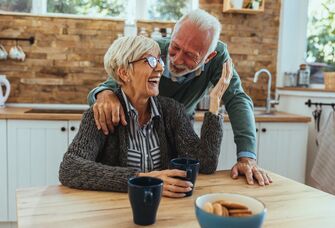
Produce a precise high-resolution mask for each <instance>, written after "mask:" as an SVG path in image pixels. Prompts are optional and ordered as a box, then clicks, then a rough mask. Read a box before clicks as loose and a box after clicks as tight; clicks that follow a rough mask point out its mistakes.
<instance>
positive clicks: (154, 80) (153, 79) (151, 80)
mask: <svg viewBox="0 0 335 228" xmlns="http://www.w3.org/2000/svg"><path fill="white" fill-rule="evenodd" d="M148 82H150V83H155V84H157V83H159V78H149V80H148Z"/></svg>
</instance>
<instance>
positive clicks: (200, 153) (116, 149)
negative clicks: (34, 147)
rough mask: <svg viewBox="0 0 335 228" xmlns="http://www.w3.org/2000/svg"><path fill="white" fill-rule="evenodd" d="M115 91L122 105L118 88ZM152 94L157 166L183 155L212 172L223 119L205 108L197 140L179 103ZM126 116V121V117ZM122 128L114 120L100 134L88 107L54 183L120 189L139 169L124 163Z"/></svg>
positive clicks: (165, 165) (125, 148)
mask: <svg viewBox="0 0 335 228" xmlns="http://www.w3.org/2000/svg"><path fill="white" fill-rule="evenodd" d="M116 95H118V97H119V99H120V101H121V103H122V105H123V106H124V105H125V104H124V100H123V98H122V96H121V94H120V90H119V91H117V92H116ZM155 99H156V102H157V104H158V110H159V112H160V114H161V117H160V118H154V119H153V121H154V127H155V129H156V130H157V132H158V135H159V142H160V153H161V164H162V169H167V168H168V165H169V161H170V160H171V159H173V158H176V157H189V158H195V159H199V160H200V172H201V173H206V174H210V173H213V172H215V170H216V167H217V164H218V157H219V153H220V146H221V141H222V135H223V130H222V129H223V128H222V124H223V118H222V117H221V116H220V115H214V114H212V113H209V112H207V113H206V114H205V119H204V122H203V126H202V129H201V140H200V139H199V137H198V136H197V135H196V133H195V132H194V130H193V128H192V125H191V123H190V121H189V118H188V117H187V115H186V113H185V110H184V107H183V106H182V105H181V104H179V103H178V102H176V101H175V100H173V99H170V98H166V97H160V96H158V97H155ZM124 108H125V107H124ZM126 118H127V120H129V116H126ZM126 128H127V126H122V125H119V126H117V127H116V128H115V131H114V133H109V135H104V134H103V132H102V131H101V130H98V129H97V127H96V125H95V122H94V116H93V110H92V108H90V109H88V110H87V111H86V112H85V113H84V115H83V119H82V121H81V125H80V129H79V132H78V133H77V135H76V137H75V138H74V140H73V142H72V143H71V145H70V146H69V148H68V150H67V152H66V153H65V155H64V158H63V161H62V163H61V164H60V170H59V180H60V182H61V183H62V184H63V185H65V186H68V187H73V188H78V189H87V190H101V191H118V192H126V191H127V180H128V179H129V178H130V177H133V176H136V175H137V173H139V172H141V170H138V169H134V168H129V167H127V151H128V133H127V129H126Z"/></svg>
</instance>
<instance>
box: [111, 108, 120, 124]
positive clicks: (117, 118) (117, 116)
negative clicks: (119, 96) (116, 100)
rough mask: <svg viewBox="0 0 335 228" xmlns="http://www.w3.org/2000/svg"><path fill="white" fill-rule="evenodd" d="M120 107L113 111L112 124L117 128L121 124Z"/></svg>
mask: <svg viewBox="0 0 335 228" xmlns="http://www.w3.org/2000/svg"><path fill="white" fill-rule="evenodd" d="M119 111H120V107H115V108H114V109H113V110H112V122H113V125H114V126H117V125H118V124H119V122H120V112H119Z"/></svg>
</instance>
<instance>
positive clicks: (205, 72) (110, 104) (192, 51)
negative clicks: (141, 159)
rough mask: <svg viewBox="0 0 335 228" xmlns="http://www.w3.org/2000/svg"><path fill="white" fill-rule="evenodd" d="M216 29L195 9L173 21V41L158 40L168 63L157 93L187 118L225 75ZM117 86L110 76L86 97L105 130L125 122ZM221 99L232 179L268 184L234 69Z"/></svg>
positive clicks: (249, 110)
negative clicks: (231, 141)
mask: <svg viewBox="0 0 335 228" xmlns="http://www.w3.org/2000/svg"><path fill="white" fill-rule="evenodd" d="M220 32H221V24H220V23H219V21H218V20H217V19H216V18H215V17H213V16H211V15H210V14H208V13H207V12H205V11H203V10H200V9H198V10H194V11H192V12H190V13H188V14H186V15H184V16H183V17H182V18H181V19H180V20H179V21H178V22H177V23H176V25H175V27H174V31H173V34H172V37H171V39H169V38H163V39H160V40H157V42H158V43H159V46H160V49H161V55H162V58H163V60H164V62H165V63H166V65H167V67H166V70H165V71H164V72H163V77H162V79H161V82H160V85H159V89H160V94H161V95H162V96H167V97H171V98H173V99H175V100H177V101H179V102H180V103H182V104H184V106H185V107H186V110H187V114H188V115H189V116H190V117H191V116H192V115H193V114H194V113H195V108H196V105H197V103H198V102H199V100H200V99H201V98H202V97H203V96H204V95H205V94H206V93H207V92H208V90H209V89H210V88H211V87H212V86H213V85H216V83H217V82H218V81H219V79H220V77H225V76H226V74H227V72H226V70H225V68H223V67H222V66H223V64H224V62H225V61H227V59H228V58H230V57H229V53H228V50H227V46H226V45H225V44H224V43H222V42H220V41H219V37H220ZM115 88H116V83H115V82H114V81H113V80H112V79H111V78H109V80H107V81H106V82H104V83H103V84H101V85H100V86H99V87H97V88H95V89H93V90H92V91H91V92H90V94H89V96H88V100H89V104H91V105H92V104H94V106H93V110H94V118H95V122H96V125H97V127H98V129H102V130H103V132H104V133H105V134H108V131H109V130H110V131H113V125H114V126H116V125H117V124H118V123H119V122H121V123H122V124H123V125H126V124H127V122H126V120H125V114H124V110H123V109H122V107H121V105H120V102H119V100H118V98H117V97H116V96H115V94H114V93H113V90H115ZM223 101H224V104H225V108H226V110H227V112H228V114H229V118H230V121H231V124H232V127H233V131H234V135H235V143H236V145H237V163H236V164H235V165H234V166H233V168H232V169H231V177H232V178H234V179H236V178H238V176H239V174H240V175H245V176H246V179H247V183H248V184H253V183H254V182H253V181H254V178H255V179H256V180H257V182H258V184H259V185H262V186H263V185H267V184H269V183H271V182H272V180H271V178H270V177H269V176H268V175H267V173H266V172H264V171H263V170H262V169H260V168H259V167H257V164H256V154H255V150H256V130H255V122H254V115H253V105H252V101H251V99H250V98H249V97H248V96H247V95H246V94H245V93H244V91H243V88H242V86H241V81H240V79H239V76H238V74H237V72H236V71H235V70H233V77H232V80H231V82H230V85H229V87H228V89H227V91H226V92H225V94H224V96H223Z"/></svg>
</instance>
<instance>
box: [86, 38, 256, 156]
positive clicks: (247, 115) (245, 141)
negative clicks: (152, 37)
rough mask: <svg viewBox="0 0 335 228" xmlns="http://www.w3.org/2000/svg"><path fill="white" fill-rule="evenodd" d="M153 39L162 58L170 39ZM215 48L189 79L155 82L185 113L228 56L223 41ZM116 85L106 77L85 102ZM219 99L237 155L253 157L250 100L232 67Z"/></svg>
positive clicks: (213, 81)
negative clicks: (198, 70) (232, 136)
mask: <svg viewBox="0 0 335 228" xmlns="http://www.w3.org/2000/svg"><path fill="white" fill-rule="evenodd" d="M157 42H158V44H159V46H160V48H161V55H162V58H163V59H164V57H166V56H168V47H169V43H170V39H166V38H163V39H160V40H157ZM216 51H217V55H216V56H215V57H214V58H213V59H212V60H210V61H209V62H208V63H207V64H205V66H204V69H203V70H202V71H201V74H200V75H199V76H197V77H195V78H193V79H192V80H189V81H187V82H185V83H178V82H174V81H172V80H171V79H170V78H167V77H164V76H162V78H161V80H160V85H159V93H160V95H161V96H167V97H170V98H173V99H175V100H177V101H179V102H180V103H182V104H184V106H185V108H186V111H187V114H188V115H190V116H191V115H193V113H194V111H195V108H196V105H197V104H198V102H199V101H200V100H201V98H202V97H203V96H204V95H205V94H206V93H207V92H208V90H209V88H211V87H212V86H213V85H215V84H216V83H217V82H218V80H219V79H220V76H221V72H222V65H223V63H224V62H225V61H226V60H227V59H228V58H229V53H228V50H227V45H226V44H224V43H223V42H221V41H219V42H218V44H217V47H216ZM116 85H117V84H116V82H114V81H113V79H112V78H108V80H107V81H105V82H104V83H102V84H101V85H99V87H97V88H95V89H93V90H92V91H91V92H90V93H89V95H88V103H89V104H90V105H92V104H93V103H94V102H95V95H96V94H97V93H99V92H101V91H102V90H106V89H110V90H115V89H116V88H117V86H116ZM222 99H223V102H224V105H225V108H226V110H227V112H228V115H229V119H230V122H231V124H232V128H233V132H234V141H235V143H236V146H237V153H238V157H253V158H256V156H255V151H256V128H255V119H254V115H253V104H252V101H251V99H250V97H249V96H248V95H246V94H245V92H244V91H243V88H242V86H241V81H240V78H239V76H238V74H237V72H236V70H235V69H234V71H233V78H232V80H231V82H230V85H229V87H228V89H227V91H226V92H225V94H224V95H223V98H222ZM250 152H251V153H250Z"/></svg>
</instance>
